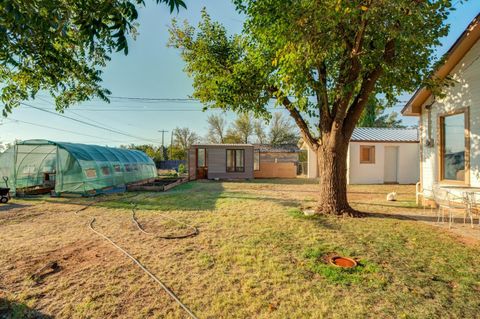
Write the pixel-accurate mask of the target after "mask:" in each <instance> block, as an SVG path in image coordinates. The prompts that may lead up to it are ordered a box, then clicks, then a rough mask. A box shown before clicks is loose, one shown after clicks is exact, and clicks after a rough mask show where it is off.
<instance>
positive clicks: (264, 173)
mask: <svg viewBox="0 0 480 319" xmlns="http://www.w3.org/2000/svg"><path fill="white" fill-rule="evenodd" d="M254 176H255V178H296V177H297V165H296V164H295V163H293V162H284V163H274V162H263V163H262V161H260V169H259V170H258V171H254Z"/></svg>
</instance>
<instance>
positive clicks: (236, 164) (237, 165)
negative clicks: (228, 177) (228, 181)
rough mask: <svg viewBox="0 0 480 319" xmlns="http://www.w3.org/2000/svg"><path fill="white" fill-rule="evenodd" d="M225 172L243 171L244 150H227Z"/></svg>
mask: <svg viewBox="0 0 480 319" xmlns="http://www.w3.org/2000/svg"><path fill="white" fill-rule="evenodd" d="M227 172H245V150H241V149H237V150H227Z"/></svg>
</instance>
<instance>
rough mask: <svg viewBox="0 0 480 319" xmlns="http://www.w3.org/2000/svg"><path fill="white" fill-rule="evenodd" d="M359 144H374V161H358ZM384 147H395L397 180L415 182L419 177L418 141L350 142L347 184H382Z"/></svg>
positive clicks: (383, 179)
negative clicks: (396, 150)
mask: <svg viewBox="0 0 480 319" xmlns="http://www.w3.org/2000/svg"><path fill="white" fill-rule="evenodd" d="M360 145H366V146H375V163H373V164H365V163H360ZM385 147H397V148H398V153H397V182H398V183H399V184H415V183H416V182H418V179H419V165H418V159H419V154H418V152H419V144H418V143H367V142H350V146H349V150H348V183H349V184H383V183H384V182H385V177H384V174H385Z"/></svg>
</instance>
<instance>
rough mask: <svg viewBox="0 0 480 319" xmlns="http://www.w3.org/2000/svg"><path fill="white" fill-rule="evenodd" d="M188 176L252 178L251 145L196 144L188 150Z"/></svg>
mask: <svg viewBox="0 0 480 319" xmlns="http://www.w3.org/2000/svg"><path fill="white" fill-rule="evenodd" d="M188 172H189V178H190V179H191V180H194V179H217V178H218V179H251V178H253V177H254V176H253V145H251V144H197V145H192V146H191V147H190V149H189V151H188Z"/></svg>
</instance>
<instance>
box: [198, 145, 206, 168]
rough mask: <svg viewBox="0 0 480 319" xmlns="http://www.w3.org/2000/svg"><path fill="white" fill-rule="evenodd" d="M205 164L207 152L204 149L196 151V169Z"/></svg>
mask: <svg viewBox="0 0 480 319" xmlns="http://www.w3.org/2000/svg"><path fill="white" fill-rule="evenodd" d="M206 163H207V151H206V150H205V149H204V148H199V149H197V167H205V166H206Z"/></svg>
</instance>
